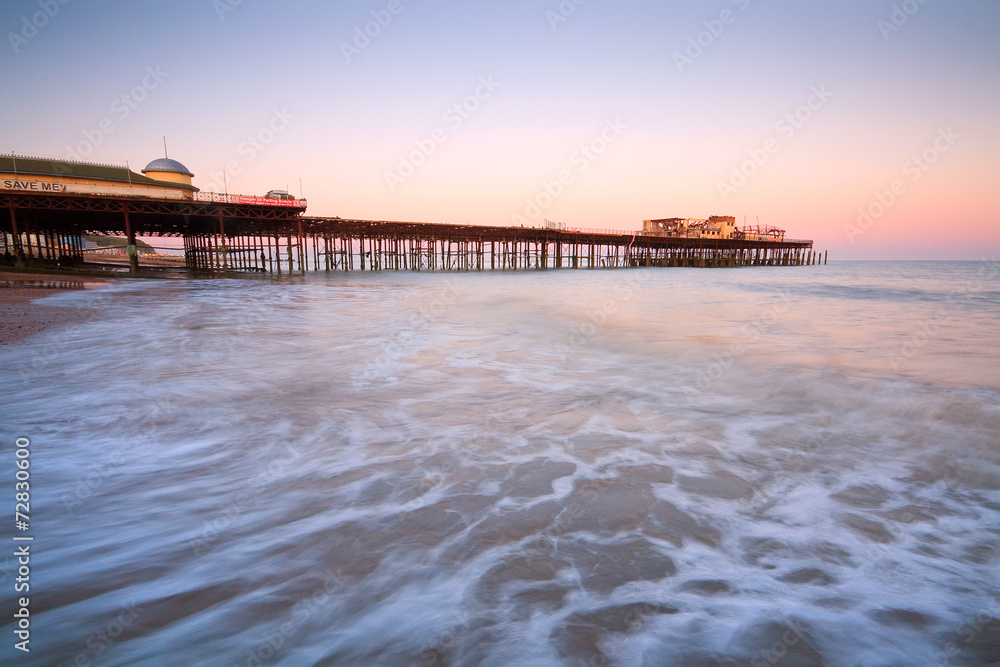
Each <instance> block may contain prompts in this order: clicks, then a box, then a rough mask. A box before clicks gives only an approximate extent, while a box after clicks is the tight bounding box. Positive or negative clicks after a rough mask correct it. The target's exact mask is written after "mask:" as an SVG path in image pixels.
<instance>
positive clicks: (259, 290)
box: [0, 262, 1000, 666]
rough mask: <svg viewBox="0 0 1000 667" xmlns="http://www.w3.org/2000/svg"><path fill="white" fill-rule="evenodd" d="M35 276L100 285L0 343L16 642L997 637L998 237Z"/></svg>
mask: <svg viewBox="0 0 1000 667" xmlns="http://www.w3.org/2000/svg"><path fill="white" fill-rule="evenodd" d="M43 303H53V304H59V305H63V306H65V305H78V306H80V307H87V308H101V309H105V312H106V317H104V318H103V319H102V320H99V321H90V322H87V323H85V324H82V325H77V326H71V327H68V328H64V329H60V330H50V331H48V332H45V333H44V334H42V335H41V336H40V337H37V338H35V339H33V340H32V341H30V342H29V343H26V344H23V345H20V346H17V347H11V348H6V349H3V350H2V351H0V405H2V408H0V409H2V413H3V419H2V424H3V437H4V445H3V451H4V452H6V454H5V455H4V460H3V461H2V464H0V470H4V471H7V472H6V473H4V474H3V477H2V480H0V482H2V484H0V491H2V493H3V494H4V496H3V497H4V498H6V499H9V498H11V497H12V493H13V488H12V482H13V473H12V470H13V455H12V454H11V451H12V448H13V440H14V438H16V437H20V436H23V437H27V438H30V440H31V443H32V445H31V446H32V456H33V458H32V475H33V476H32V484H33V487H32V493H33V498H32V499H33V508H32V509H33V510H34V514H33V521H34V524H33V525H34V531H35V534H36V542H35V543H34V547H33V548H34V550H35V556H34V558H33V560H32V572H33V578H32V591H31V599H32V629H33V635H32V653H31V654H30V655H27V656H21V655H17V656H15V652H14V650H13V648H12V644H13V640H12V639H11V637H12V633H11V630H12V625H10V624H8V625H6V627H5V628H4V630H3V632H2V636H3V637H5V639H4V640H3V642H2V645H0V662H3V664H13V662H11V660H13V659H14V658H15V657H17V659H18V660H19V663H18V664H37V665H43V664H44V665H51V664H58V665H64V664H66V665H68V664H87V665H141V664H149V665H313V664H317V665H404V666H410V665H414V666H425V665H554V664H575V665H677V666H681V665H684V666H690V665H729V664H733V665H736V664H740V665H746V664H753V665H855V664H858V665H862V664H863V665H908V664H925V663H927V664H956V665H958V664H967V665H973V664H984V663H987V662H989V661H990V660H997V659H998V655H1000V653H998V647H1000V621H998V620H997V618H1000V583H998V582H1000V576H998V574H1000V568H998V564H1000V445H998V434H1000V400H998V399H1000V351H998V347H997V335H998V333H1000V271H998V267H997V265H996V262H984V263H975V262H972V263H932V262H924V263H888V264H882V263H863V262H858V263H851V262H841V263H836V264H831V265H830V266H828V267H802V268H754V269H730V270H703V269H642V270H623V271H590V272H581V271H566V272H547V273H516V274H500V273H492V274H481V275H476V274H469V275H452V274H448V275H445V274H436V275H433V274H419V275H414V274H396V273H384V274H378V275H359V274H355V275H346V276H345V275H332V276H327V275H323V274H320V275H311V276H308V277H307V278H304V279H303V278H292V279H288V278H286V279H285V280H283V281H282V280H277V281H276V280H270V279H243V280H214V281H156V282H135V283H129V284H127V285H124V286H116V287H113V288H111V289H106V290H101V291H96V292H95V291H87V292H77V293H66V294H60V295H55V296H50V297H48V298H46V300H45V302H43ZM40 307H42V306H40ZM4 502H7V500H5V501H4ZM8 539H9V538H8ZM12 552H13V549H12V548H10V549H6V548H5V549H4V553H5V554H6V555H5V556H3V557H2V558H0V564H2V567H3V570H2V573H0V575H2V577H3V578H4V582H3V583H2V587H0V604H2V608H3V609H11V608H13V604H14V602H13V601H14V593H13V587H12V581H13V577H14V576H15V572H16V565H15V562H14V558H13V557H12V555H11V554H12ZM3 559H5V560H3ZM81 656H82V657H81ZM74 661H76V662H74Z"/></svg>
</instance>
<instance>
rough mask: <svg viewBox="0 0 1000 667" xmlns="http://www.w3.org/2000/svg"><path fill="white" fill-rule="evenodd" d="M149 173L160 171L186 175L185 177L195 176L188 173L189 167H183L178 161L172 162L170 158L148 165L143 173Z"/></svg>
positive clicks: (160, 159)
mask: <svg viewBox="0 0 1000 667" xmlns="http://www.w3.org/2000/svg"><path fill="white" fill-rule="evenodd" d="M148 171H160V172H166V173H174V174H184V175H185V176H194V174H192V173H191V172H190V171H188V168H187V167H185V166H184V165H182V164H181V163H180V162H178V161H177V160H171V159H170V158H165V157H161V158H158V159H156V160H153V161H152V162H150V163H149V164H147V165H146V168H145V169H143V170H142V173H144V174H145V173H146V172H148Z"/></svg>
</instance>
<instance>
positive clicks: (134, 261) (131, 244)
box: [124, 210, 139, 276]
mask: <svg viewBox="0 0 1000 667" xmlns="http://www.w3.org/2000/svg"><path fill="white" fill-rule="evenodd" d="M124 213H125V239H126V241H125V243H126V244H127V245H128V247H126V248H125V254H127V255H128V272H129V275H131V276H137V275H139V249H138V248H137V247H136V245H135V232H134V231H133V229H132V221H131V220H129V217H128V211H127V210H125V211H124Z"/></svg>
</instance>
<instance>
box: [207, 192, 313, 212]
mask: <svg viewBox="0 0 1000 667" xmlns="http://www.w3.org/2000/svg"><path fill="white" fill-rule="evenodd" d="M194 200H195V201H208V202H214V203H216V204H244V205H251V206H287V207H290V208H305V207H306V200H305V199H274V198H271V197H254V196H252V195H226V194H220V193H218V192H196V193H194Z"/></svg>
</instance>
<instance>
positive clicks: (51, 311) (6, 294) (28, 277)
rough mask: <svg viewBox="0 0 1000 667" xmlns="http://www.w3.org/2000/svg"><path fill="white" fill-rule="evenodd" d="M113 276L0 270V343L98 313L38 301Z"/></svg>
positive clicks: (97, 284) (104, 282) (13, 341)
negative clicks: (102, 276) (99, 276)
mask: <svg viewBox="0 0 1000 667" xmlns="http://www.w3.org/2000/svg"><path fill="white" fill-rule="evenodd" d="M111 282H112V279H108V278H97V277H92V276H80V275H65V274H47V273H22V272H18V271H10V270H0V345H13V344H16V343H19V342H21V341H23V340H25V339H26V338H28V337H30V336H33V335H35V334H37V333H39V332H41V331H43V330H44V329H46V328H47V327H51V326H58V325H62V324H72V323H74V322H80V321H85V320H87V319H89V318H91V317H94V316H96V314H97V312H96V311H94V310H88V309H84V308H68V307H65V306H53V305H48V304H40V303H37V301H38V300H39V299H42V298H44V297H46V296H50V295H52V294H55V293H57V292H66V291H71V290H80V289H92V288H97V287H101V286H102V285H107V284H110V283H111Z"/></svg>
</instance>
